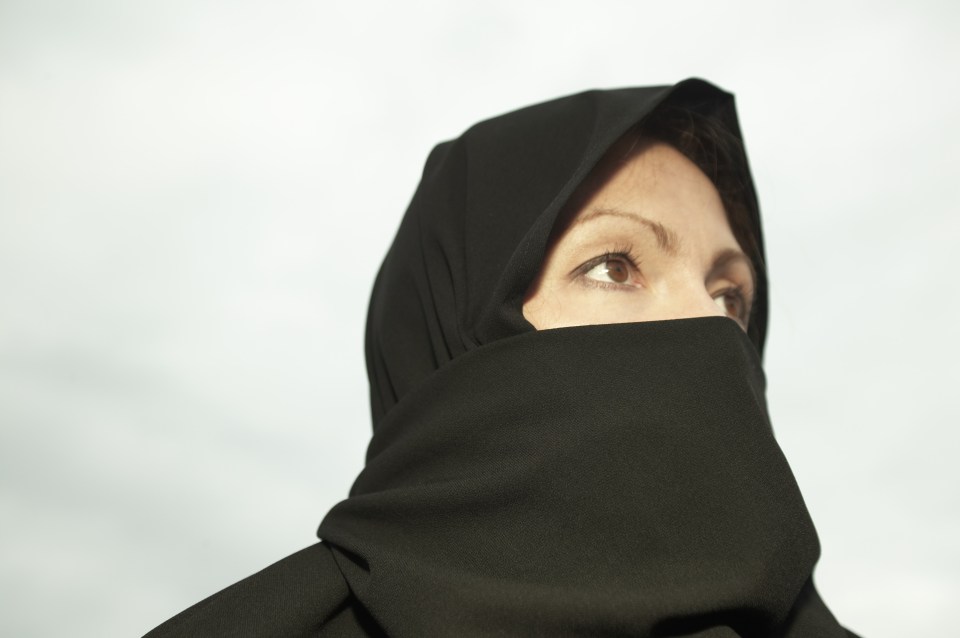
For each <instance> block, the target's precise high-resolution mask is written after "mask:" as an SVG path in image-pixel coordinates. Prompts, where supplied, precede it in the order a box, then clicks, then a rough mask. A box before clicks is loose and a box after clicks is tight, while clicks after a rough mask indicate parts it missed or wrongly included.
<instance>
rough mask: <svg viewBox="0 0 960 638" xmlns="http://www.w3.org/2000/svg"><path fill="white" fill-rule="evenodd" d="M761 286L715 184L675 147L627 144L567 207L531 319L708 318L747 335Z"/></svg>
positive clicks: (534, 287)
mask: <svg viewBox="0 0 960 638" xmlns="http://www.w3.org/2000/svg"><path fill="white" fill-rule="evenodd" d="M754 285H755V284H754V275H753V268H752V265H751V262H750V260H749V258H747V256H746V255H745V254H744V253H743V251H742V249H741V247H740V245H739V244H738V243H737V240H736V238H735V236H734V234H733V231H732V230H731V228H730V224H729V222H728V220H727V215H726V212H725V210H724V206H723V202H722V200H721V198H720V194H719V193H718V192H717V189H716V188H715V187H714V185H713V183H712V182H711V181H710V179H709V178H708V177H707V176H706V175H705V174H704V173H703V172H702V171H701V170H700V169H699V168H698V167H697V165H696V164H694V163H693V162H691V161H690V160H689V159H687V158H686V157H685V156H684V155H683V154H682V153H680V152H679V151H678V150H676V149H675V148H673V147H672V146H670V145H668V144H665V143H662V142H656V141H648V142H645V143H643V144H641V145H640V146H638V147H627V146H626V145H625V142H624V143H618V145H615V146H614V148H613V149H611V151H610V152H609V153H608V154H607V156H606V157H605V159H604V160H603V161H602V162H601V164H600V165H599V166H598V167H597V169H595V170H594V171H593V172H592V173H591V177H590V178H589V179H588V181H587V182H585V183H584V184H583V185H582V186H581V188H580V189H579V190H578V191H577V193H576V194H575V196H574V197H573V198H572V199H571V201H570V202H569V203H568V205H567V208H566V210H565V211H564V212H563V214H562V216H561V219H560V220H559V221H558V224H557V228H556V229H555V231H554V236H553V238H552V240H551V244H550V246H549V248H548V252H547V255H546V258H545V259H544V262H543V264H542V265H541V269H540V273H539V275H538V277H537V279H536V280H535V281H534V282H533V284H531V286H530V288H529V290H528V291H527V295H526V298H525V300H524V304H523V315H524V317H526V319H527V321H529V322H530V323H531V324H532V325H533V326H534V327H535V328H537V329H538V330H544V329H548V328H560V327H566V326H579V325H588V324H606V323H627V322H636V321H656V320H663V319H680V318H687V317H706V316H721V317H723V316H726V317H729V318H731V319H733V320H734V321H736V322H737V323H738V324H739V325H740V327H741V328H742V329H744V330H746V329H747V321H748V317H749V311H750V305H751V303H752V300H753V291H754Z"/></svg>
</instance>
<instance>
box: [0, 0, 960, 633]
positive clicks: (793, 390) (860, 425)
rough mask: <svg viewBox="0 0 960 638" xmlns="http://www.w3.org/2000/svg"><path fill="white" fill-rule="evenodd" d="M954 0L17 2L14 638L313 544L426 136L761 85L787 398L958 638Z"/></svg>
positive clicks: (822, 463)
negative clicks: (586, 98) (537, 112)
mask: <svg viewBox="0 0 960 638" xmlns="http://www.w3.org/2000/svg"><path fill="white" fill-rule="evenodd" d="M958 6H960V5H957V4H956V3H954V2H948V1H946V0H944V1H941V2H933V1H928V2H913V3H902V2H901V3H892V2H878V1H876V0H872V1H871V2H847V3H841V2H837V1H832V2H805V3H796V2H791V3H785V2H784V3H777V2H769V1H768V2H760V1H757V2H717V1H716V0H712V1H707V2H673V3H664V2H655V3H654V2H641V1H637V0H630V1H623V2H613V1H607V2H604V1H600V2H592V3H584V2H549V3H547V2H541V3H534V2H517V1H516V0H511V1H509V2H508V1H506V0H502V1H491V0H485V1H484V2H482V3H480V2H476V3H467V2H433V3H424V2H410V1H406V2H376V3H370V2H355V3H345V2H340V3H333V2H320V1H314V2H307V1H305V0H304V1H273V2H265V1H260V2H251V1H247V2H243V1H236V0H232V1H230V2H214V1H211V0H190V1H189V2H187V1H186V0H165V1H163V2H160V1H156V2H147V1H141V2H134V1H131V0H114V1H103V0H85V1H84V2H62V1H61V2H56V1H50V0H3V1H2V2H0V424H2V425H0V541H2V542H0V600H2V601H3V603H2V607H3V614H2V616H0V633H2V634H3V635H5V636H16V637H18V638H31V637H34V636H37V637H40V636H43V637H47V636H62V635H70V636H76V637H87V636H89V637H97V638H102V637H106V636H139V635H141V634H143V633H144V632H146V631H147V630H149V629H150V628H152V627H153V626H154V625H156V624H158V623H159V622H161V621H163V620H165V619H166V618H168V617H169V616H171V615H173V614H174V613H176V612H178V611H180V610H181V609H183V608H184V607H186V606H188V605H190V604H192V603H194V602H196V601H197V600H199V599H200V598H202V597H204V596H206V595H208V594H211V593H213V592H214V591H217V590H219V589H221V588H223V587H225V586H227V585H229V584H231V583H232V582H234V581H236V580H238V579H240V578H242V577H244V576H247V575H249V574H250V573H252V572H254V571H256V570H258V569H260V568H262V567H264V566H266V565H267V564H269V563H271V562H274V561H276V560H278V559H280V558H282V557H284V556H286V555H287V554H290V553H292V552H293V551H295V550H297V549H300V548H302V547H304V546H306V545H308V544H310V543H312V542H313V541H314V539H315V530H316V527H317V525H318V524H319V522H320V519H321V518H322V517H323V515H324V514H325V513H326V511H327V510H328V509H329V508H330V507H331V506H332V505H333V504H334V503H336V502H337V501H339V500H340V499H342V498H344V497H345V496H346V493H347V490H348V489H349V487H350V485H351V483H352V482H353V479H354V478H355V476H356V475H357V473H358V472H359V471H360V469H361V468H362V464H363V455H364V452H365V448H366V443H367V440H368V438H369V433H370V424H369V414H368V405H367V382H366V376H365V371H364V367H363V356H362V353H363V344H362V327H363V321H364V317H365V312H366V303H367V298H368V295H369V292H370V288H371V285H372V282H373V277H374V274H375V272H376V269H377V267H378V266H379V263H380V260H381V259H382V257H383V255H384V253H385V251H386V249H387V246H388V244H389V242H390V240H391V238H392V236H393V233H394V232H395V230H396V227H397V224H398V223H399V220H400V217H401V215H402V213H403V211H404V209H405V208H406V205H407V203H408V201H409V198H410V196H411V195H412V193H413V190H414V188H415V186H416V184H417V180H418V177H419V174H420V171H421V169H422V164H423V161H424V160H425V158H426V155H427V153H428V152H429V150H430V148H431V147H432V146H433V145H434V144H435V143H437V142H438V141H441V140H443V139H448V138H451V137H455V136H457V135H459V134H460V133H461V132H462V131H463V130H464V129H465V128H466V127H468V126H469V125H470V124H472V123H474V122H475V121H477V120H479V119H481V118H486V117H489V116H492V115H496V114H499V113H502V112H504V111H507V110H511V109H514V108H517V107H519V106H523V105H526V104H530V103H533V102H537V101H541V100H545V99H549V98H553V97H557V96H559V95H563V94H567V93H572V92H576V91H581V90H584V89H588V88H608V87H619V86H632V85H644V84H668V83H674V82H676V81H679V80H681V79H683V78H686V77H690V76H698V77H703V78H706V79H708V80H710V81H712V82H714V83H716V84H718V85H720V86H721V87H723V88H725V89H728V90H730V91H732V92H733V93H735V94H736V96H737V103H738V109H739V112H740V119H741V123H742V127H743V130H744V134H745V136H746V141H747V150H748V152H749V155H750V159H751V162H752V165H753V171H754V176H755V178H756V181H757V185H758V189H759V195H760V201H761V207H762V214H763V221H764V229H765V238H766V243H767V252H768V257H769V267H770V275H771V295H772V301H771V303H772V307H771V322H770V334H769V337H768V342H767V352H766V358H765V362H766V372H767V379H768V397H769V404H770V410H771V415H772V419H773V424H774V427H775V429H776V432H777V435H778V439H779V441H780V444H781V446H782V447H783V449H784V451H785V453H786V455H787V458H788V459H789V461H790V463H791V466H792V467H793V470H794V473H795V474H796V476H797V479H798V481H799V483H800V487H801V489H802V491H803V493H804V496H805V499H806V501H807V505H808V507H809V509H810V511H811V513H812V516H813V520H814V522H815V523H816V525H817V529H818V532H819V534H820V539H821V544H822V546H823V553H822V557H821V560H820V563H819V566H818V568H817V571H816V580H817V583H818V587H819V588H820V590H821V593H822V595H823V597H824V599H825V600H826V601H827V603H828V605H829V606H830V608H831V609H832V610H833V611H834V613H835V614H836V615H837V617H838V618H839V620H840V621H841V623H843V624H844V625H846V626H848V627H850V628H852V629H854V630H855V631H857V632H859V633H862V634H864V635H865V636H869V637H872V638H879V637H882V636H890V637H894V636H896V637H900V636H906V635H910V636H946V635H953V634H955V633H956V629H955V627H954V626H953V625H952V624H951V623H954V622H955V621H954V618H955V615H956V614H955V609H956V607H955V606H956V602H957V601H958V600H960V544H958V543H957V541H956V539H958V538H960V508H958V505H960V499H958V498H957V497H958V493H957V492H958V485H960V469H958V462H957V458H958V452H960V449H958V448H960V428H958V426H960V405H958V399H957V387H958V382H960V344H958V336H957V334H958V332H957V326H958V324H960V295H958V293H957V287H956V283H957V282H956V273H957V272H958V266H960V259H958V247H960V219H958V216H957V212H958V204H960V195H958V192H960V191H958V183H960V175H958V166H960V162H958V159H957V158H958V157H960V126H958V119H960V86H958V80H957V78H958V76H960V73H958V72H957V69H958V67H960V65H958V62H960V45H958V42H960V38H958V37H957V34H958V33H960V9H958V8H957V7H958Z"/></svg>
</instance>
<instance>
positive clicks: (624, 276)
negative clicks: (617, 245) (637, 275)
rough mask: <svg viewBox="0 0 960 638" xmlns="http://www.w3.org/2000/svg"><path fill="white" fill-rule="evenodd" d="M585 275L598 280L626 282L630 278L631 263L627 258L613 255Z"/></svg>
mask: <svg viewBox="0 0 960 638" xmlns="http://www.w3.org/2000/svg"><path fill="white" fill-rule="evenodd" d="M584 275H585V276H586V277H589V278H590V279H595V280H597V281H604V282H610V283H615V284H624V283H626V282H627V281H628V280H629V279H630V264H629V263H627V261H626V260H625V259H621V258H619V257H612V258H609V259H606V260H604V261H602V262H600V263H599V264H597V265H596V266H594V267H593V268H591V269H590V270H588V271H587V272H586V273H584Z"/></svg>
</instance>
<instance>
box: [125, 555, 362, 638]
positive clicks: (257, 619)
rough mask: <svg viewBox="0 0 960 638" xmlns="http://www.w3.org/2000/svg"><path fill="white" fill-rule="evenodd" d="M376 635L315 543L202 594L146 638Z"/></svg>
mask: <svg viewBox="0 0 960 638" xmlns="http://www.w3.org/2000/svg"><path fill="white" fill-rule="evenodd" d="M325 635H331V636H332V635H337V636H376V635H380V634H379V633H378V632H377V629H376V626H375V625H374V624H373V623H372V622H370V621H369V619H367V618H366V617H365V615H364V613H363V611H362V610H360V609H358V605H357V604H356V601H355V599H354V598H353V596H352V595H351V594H350V589H349V588H348V587H347V583H346V581H345V580H344V578H343V575H342V574H341V572H340V568H339V567H338V566H337V563H336V562H335V561H334V558H333V555H332V554H331V552H330V548H329V546H328V545H326V544H325V543H323V542H318V543H315V544H313V545H311V546H309V547H306V548H304V549H302V550H300V551H298V552H295V553H293V554H291V555H289V556H287V557H286V558H283V559H281V560H279V561H277V562H276V563H273V564H272V565H270V566H269V567H267V568H265V569H262V570H261V571H259V572H257V573H255V574H253V575H251V576H248V577H247V578H244V579H243V580H241V581H239V582H237V583H234V584H233V585H230V586H229V587H227V588H226V589H224V590H222V591H219V592H217V593H216V594H213V595H212V596H210V597H208V598H205V599H204V600H202V601H200V602H198V603H197V604H195V605H193V606H192V607H190V608H188V609H186V610H184V611H182V612H181V613H179V614H177V615H176V616H174V617H173V618H171V619H170V620H168V621H166V622H165V623H163V624H162V625H160V626H159V627H157V628H156V629H154V630H153V631H151V632H150V633H148V634H147V635H146V636H144V638H187V637H190V638H206V637H216V636H223V637H227V636H230V637H231V638H233V637H241V638H255V637H260V636H263V637H264V638H266V637H268V636H269V637H271V638H274V637H276V636H289V637H304V638H306V637H307V636H311V637H315V636H325Z"/></svg>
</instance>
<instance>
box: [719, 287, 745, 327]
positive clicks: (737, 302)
mask: <svg viewBox="0 0 960 638" xmlns="http://www.w3.org/2000/svg"><path fill="white" fill-rule="evenodd" d="M714 301H716V302H717V305H718V306H720V308H722V309H723V311H724V312H726V313H727V314H729V315H730V316H731V317H733V318H735V319H737V320H739V321H741V322H745V321H746V319H747V301H746V298H745V296H744V294H743V291H742V290H741V289H740V288H739V287H735V288H727V289H726V290H723V291H721V293H720V294H719V295H718V296H716V297H714Z"/></svg>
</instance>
